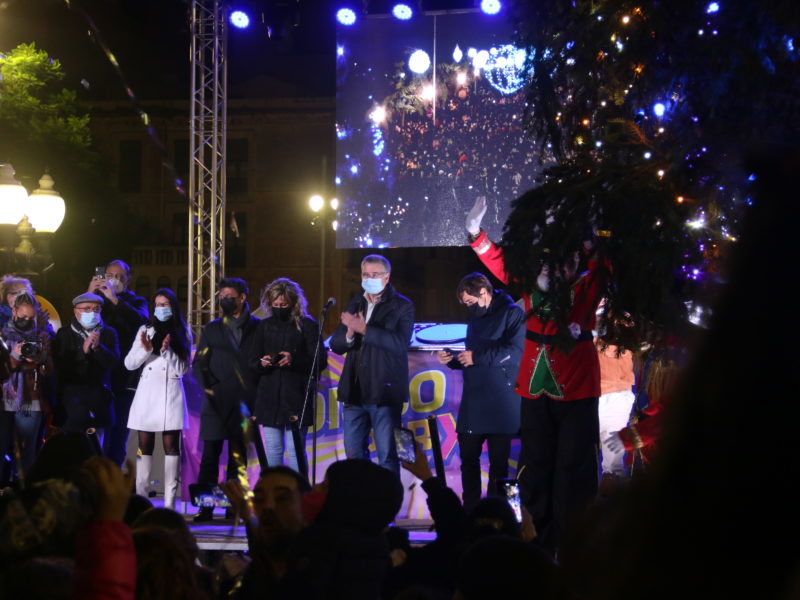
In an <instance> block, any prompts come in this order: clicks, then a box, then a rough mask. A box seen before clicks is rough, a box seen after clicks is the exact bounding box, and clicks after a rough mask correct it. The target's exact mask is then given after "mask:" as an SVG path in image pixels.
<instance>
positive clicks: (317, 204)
mask: <svg viewBox="0 0 800 600" xmlns="http://www.w3.org/2000/svg"><path fill="white" fill-rule="evenodd" d="M308 205H309V206H310V207H311V210H313V211H314V212H319V211H321V210H322V207H323V206H325V200H324V199H323V198H322V196H320V195H319V194H314V195H313V196H311V198H309V199H308Z"/></svg>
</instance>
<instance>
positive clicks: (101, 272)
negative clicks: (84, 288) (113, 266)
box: [94, 267, 106, 279]
mask: <svg viewBox="0 0 800 600" xmlns="http://www.w3.org/2000/svg"><path fill="white" fill-rule="evenodd" d="M94 276H95V277H100V278H101V279H104V278H105V276H106V268H105V267H95V268H94Z"/></svg>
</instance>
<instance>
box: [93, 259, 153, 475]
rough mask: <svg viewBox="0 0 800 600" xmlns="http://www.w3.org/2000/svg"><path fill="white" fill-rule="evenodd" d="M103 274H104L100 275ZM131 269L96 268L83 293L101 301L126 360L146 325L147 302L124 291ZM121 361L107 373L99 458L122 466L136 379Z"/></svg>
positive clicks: (119, 264)
mask: <svg viewBox="0 0 800 600" xmlns="http://www.w3.org/2000/svg"><path fill="white" fill-rule="evenodd" d="M104 271H105V272H104ZM131 281H132V277H131V268H130V266H129V265H128V264H127V263H126V262H125V261H122V260H112V261H111V262H109V263H108V264H107V265H106V266H105V268H103V267H96V268H95V274H94V277H92V280H91V281H90V282H89V287H88V289H87V292H89V293H91V294H97V295H98V296H100V298H102V299H103V306H102V311H101V316H102V319H103V322H104V323H106V324H107V325H109V326H111V327H113V328H114V330H115V331H116V332H117V335H118V336H119V351H120V356H122V357H124V356H127V354H128V352H129V351H130V349H131V346H133V341H134V339H135V337H136V335H137V332H138V331H139V328H140V327H141V326H142V325H145V324H146V323H147V322H148V319H149V315H148V312H147V299H146V298H142V297H141V296H139V295H138V294H135V293H134V292H133V291H131V290H130V289H129V288H128V284H129V283H131ZM136 375H137V374H136V373H133V372H131V371H129V370H128V369H126V368H125V365H124V364H122V361H120V362H119V364H118V365H117V366H116V367H115V368H114V369H113V371H112V372H111V388H112V390H113V392H114V406H113V423H112V425H111V427H110V428H109V430H108V432H107V433H106V437H105V439H104V441H103V454H105V455H106V456H107V457H108V458H110V459H111V460H113V461H114V462H115V463H117V464H118V465H122V463H123V462H124V461H125V456H126V454H127V451H128V433H129V431H128V411H129V410H130V408H131V402H132V401H133V395H134V393H135V391H136V383H137V377H136Z"/></svg>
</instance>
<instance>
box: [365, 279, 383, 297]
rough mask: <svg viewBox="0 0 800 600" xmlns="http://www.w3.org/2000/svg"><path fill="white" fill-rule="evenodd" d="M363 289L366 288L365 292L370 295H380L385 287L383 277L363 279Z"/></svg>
mask: <svg viewBox="0 0 800 600" xmlns="http://www.w3.org/2000/svg"><path fill="white" fill-rule="evenodd" d="M361 287H362V288H364V291H365V292H367V293H368V294H380V293H381V292H382V291H383V288H384V287H385V286H384V284H383V277H378V278H376V279H370V278H369V277H362V278H361Z"/></svg>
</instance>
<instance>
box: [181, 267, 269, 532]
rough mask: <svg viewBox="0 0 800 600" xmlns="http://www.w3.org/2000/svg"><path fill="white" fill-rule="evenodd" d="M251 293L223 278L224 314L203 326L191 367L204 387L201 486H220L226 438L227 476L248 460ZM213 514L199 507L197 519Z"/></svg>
mask: <svg viewBox="0 0 800 600" xmlns="http://www.w3.org/2000/svg"><path fill="white" fill-rule="evenodd" d="M248 292H249V290H248V288H247V284H246V283H245V282H244V280H242V279H238V278H235V277H229V278H226V279H223V280H221V281H220V282H219V303H220V308H221V309H222V314H223V317H222V318H221V319H215V320H214V321H211V322H210V323H209V324H208V325H206V326H205V327H204V328H203V332H202V333H201V334H200V344H199V345H198V346H197V353H196V354H195V359H194V364H193V365H192V370H193V371H194V376H195V378H196V379H197V381H199V382H200V383H201V385H202V386H203V388H204V389H205V396H204V398H203V405H202V407H201V409H200V439H201V440H203V456H202V458H201V459H200V472H199V473H198V475H197V483H200V484H203V485H216V484H217V478H218V475H219V457H220V454H222V445H223V442H225V441H226V440H227V442H228V479H236V473H237V463H240V462H242V461H244V463H245V464H246V463H247V454H246V450H245V444H244V437H243V435H242V426H241V423H242V419H244V418H248V416H249V415H250V414H251V413H252V409H253V400H254V395H255V384H256V374H255V372H254V371H253V370H252V369H251V368H250V363H251V361H252V359H254V358H255V357H256V356H257V354H258V348H257V339H258V338H257V336H256V330H257V325H258V322H259V320H258V319H256V318H255V317H253V316H252V315H251V314H250V307H249V306H248V304H247V294H248ZM242 403H244V404H245V411H246V413H247V414H246V415H244V414H243V410H242ZM236 455H238V456H239V459H238V461H237V460H236ZM213 512H214V511H213V508H201V509H200V511H199V512H198V513H197V516H196V517H195V520H196V521H208V520H210V519H211V518H212V517H213Z"/></svg>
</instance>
